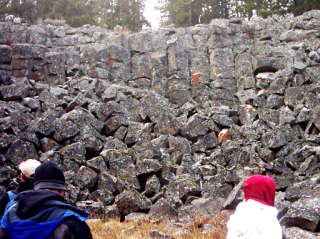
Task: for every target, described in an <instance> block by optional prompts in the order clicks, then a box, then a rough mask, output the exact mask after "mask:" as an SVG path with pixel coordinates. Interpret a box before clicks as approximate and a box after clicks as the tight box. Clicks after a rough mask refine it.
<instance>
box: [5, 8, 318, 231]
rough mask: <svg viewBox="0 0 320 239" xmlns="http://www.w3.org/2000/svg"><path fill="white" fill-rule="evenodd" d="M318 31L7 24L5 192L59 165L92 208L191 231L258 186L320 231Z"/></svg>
mask: <svg viewBox="0 0 320 239" xmlns="http://www.w3.org/2000/svg"><path fill="white" fill-rule="evenodd" d="M319 19H320V13H319V11H311V12H307V13H304V14H303V15H302V16H299V17H291V16H288V17H286V18H285V19H284V18H283V17H279V16H273V17H270V18H267V19H251V20H250V21H244V20H241V19H237V20H235V19H231V20H227V19H222V20H221V19H215V20H213V21H212V22H211V24H209V25H198V26H194V27H189V28H187V29H182V28H181V29H174V28H162V29H159V30H157V31H153V32H151V31H148V32H141V33H128V34H119V33H117V32H112V31H109V30H105V29H102V28H100V27H94V26H83V27H81V28H78V29H74V28H71V27H69V26H54V25H45V24H43V25H37V26H28V25H26V24H11V23H7V22H0V32H1V34H0V165H1V170H3V169H5V170H4V171H1V172H2V173H3V174H2V173H1V177H2V178H1V179H0V188H1V190H2V189H3V188H7V189H8V188H9V186H10V185H9V184H10V181H12V180H13V177H14V176H15V175H14V174H13V173H12V172H15V166H16V165H17V164H18V163H19V162H20V161H22V160H24V159H27V158H39V159H40V160H46V159H50V160H53V161H55V162H57V163H58V164H59V165H60V166H61V167H62V168H63V169H64V170H65V171H66V178H67V181H68V185H67V187H68V189H69V191H70V192H69V194H67V198H68V199H70V200H71V201H72V202H74V203H76V202H78V201H83V203H81V204H82V205H83V207H84V208H89V209H92V210H94V211H96V212H100V213H106V215H113V216H119V215H121V217H124V216H126V215H128V214H130V213H133V212H138V213H147V212H148V211H149V210H150V214H152V216H153V217H157V215H158V217H159V218H161V217H163V218H164V217H166V216H170V217H173V218H177V217H181V218H186V220H188V219H191V217H192V215H195V214H197V213H198V212H207V211H210V212H212V213H211V214H214V213H215V210H220V209H221V208H222V207H223V202H226V204H228V205H224V206H229V207H231V208H233V207H234V206H235V205H236V203H237V202H238V200H239V198H241V194H240V192H241V183H240V184H239V182H240V181H241V179H242V178H243V177H244V176H247V175H251V174H255V173H262V174H267V175H272V176H273V177H274V178H275V180H276V182H277V189H278V190H280V191H281V200H280V203H279V205H280V206H279V207H280V209H281V215H280V216H281V218H283V219H282V220H283V222H286V225H288V226H289V225H295V226H299V227H301V228H304V229H307V230H317V229H315V225H316V224H317V223H318V219H319V215H318V213H317V212H318V206H317V203H316V202H317V201H316V200H318V198H319V193H318V191H319V188H318V186H317V182H318V179H317V178H318V176H319V175H318V174H319V155H320V153H319V152H320V150H319V144H320V136H319V132H320V121H319V118H320V108H319V105H320V98H319V92H320V86H319V82H320V78H319V75H320V57H319V55H320V48H319V34H318V31H319V23H318V22H319ZM2 175H3V176H2ZM236 185H238V186H236ZM201 200H204V202H203V207H202V206H200V204H201V203H200V202H201ZM312 200H315V201H312ZM199 201H200V202H199ZM206 202H208V203H206ZM197 203H199V205H198V204H197ZM196 204H197V205H196ZM201 205H202V204H201ZM198 206H199V207H198ZM206 210H207V211H206ZM297 233H298V232H297Z"/></svg>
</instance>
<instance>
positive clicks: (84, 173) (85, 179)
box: [76, 166, 98, 189]
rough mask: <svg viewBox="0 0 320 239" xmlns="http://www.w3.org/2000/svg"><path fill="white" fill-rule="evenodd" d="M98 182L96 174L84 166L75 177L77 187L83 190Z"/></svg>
mask: <svg viewBox="0 0 320 239" xmlns="http://www.w3.org/2000/svg"><path fill="white" fill-rule="evenodd" d="M97 181H98V174H97V173H96V172H95V171H94V170H92V169H90V168H88V167H85V166H81V167H80V169H79V171H78V172H77V175H76V183H77V185H78V186H79V187H80V188H81V189H83V188H93V187H94V186H95V185H96V183H97Z"/></svg>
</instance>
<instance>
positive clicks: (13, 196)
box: [7, 191, 17, 201]
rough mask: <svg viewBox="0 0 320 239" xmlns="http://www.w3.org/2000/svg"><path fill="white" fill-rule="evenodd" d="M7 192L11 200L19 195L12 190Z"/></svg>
mask: <svg viewBox="0 0 320 239" xmlns="http://www.w3.org/2000/svg"><path fill="white" fill-rule="evenodd" d="M7 194H8V197H9V200H10V201H11V200H14V199H16V197H17V194H15V193H14V192H12V191H9V192H7Z"/></svg>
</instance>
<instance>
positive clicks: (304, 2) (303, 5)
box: [289, 0, 320, 15]
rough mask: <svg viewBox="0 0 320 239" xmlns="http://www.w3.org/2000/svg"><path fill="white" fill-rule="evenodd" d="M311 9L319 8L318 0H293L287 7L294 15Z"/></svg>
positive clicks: (319, 2)
mask: <svg viewBox="0 0 320 239" xmlns="http://www.w3.org/2000/svg"><path fill="white" fill-rule="evenodd" d="M312 9H320V1H319V0H293V3H292V5H291V7H290V8H289V10H290V11H291V12H293V13H294V14H295V15H300V14H302V13H304V12H306V11H310V10H312Z"/></svg>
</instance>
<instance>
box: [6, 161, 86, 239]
mask: <svg viewBox="0 0 320 239" xmlns="http://www.w3.org/2000/svg"><path fill="white" fill-rule="evenodd" d="M64 191H65V177H64V175H63V172H62V171H61V170H60V169H59V168H58V166H57V165H56V164H55V163H53V162H50V161H46V162H44V163H42V164H41V166H39V167H38V168H37V169H36V171H35V175H34V190H30V191H25V192H22V193H20V194H18V196H17V198H16V201H17V203H16V204H15V205H13V206H12V207H11V208H9V209H8V210H7V211H6V212H5V214H4V216H3V218H2V220H1V222H0V225H1V228H2V230H3V232H4V235H3V236H2V237H1V230H0V239H6V238H10V239H30V238H34V239H35V238H37V239H67V238H68V239H69V238H73V239H80V238H81V239H92V235H91V232H90V228H89V227H88V225H87V224H86V223H85V220H86V219H87V218H88V213H86V212H85V211H83V210H81V209H79V208H77V207H75V206H72V205H70V204H67V203H65V202H64V198H63V195H64ZM17 222H18V223H17ZM3 232H2V234H3Z"/></svg>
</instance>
